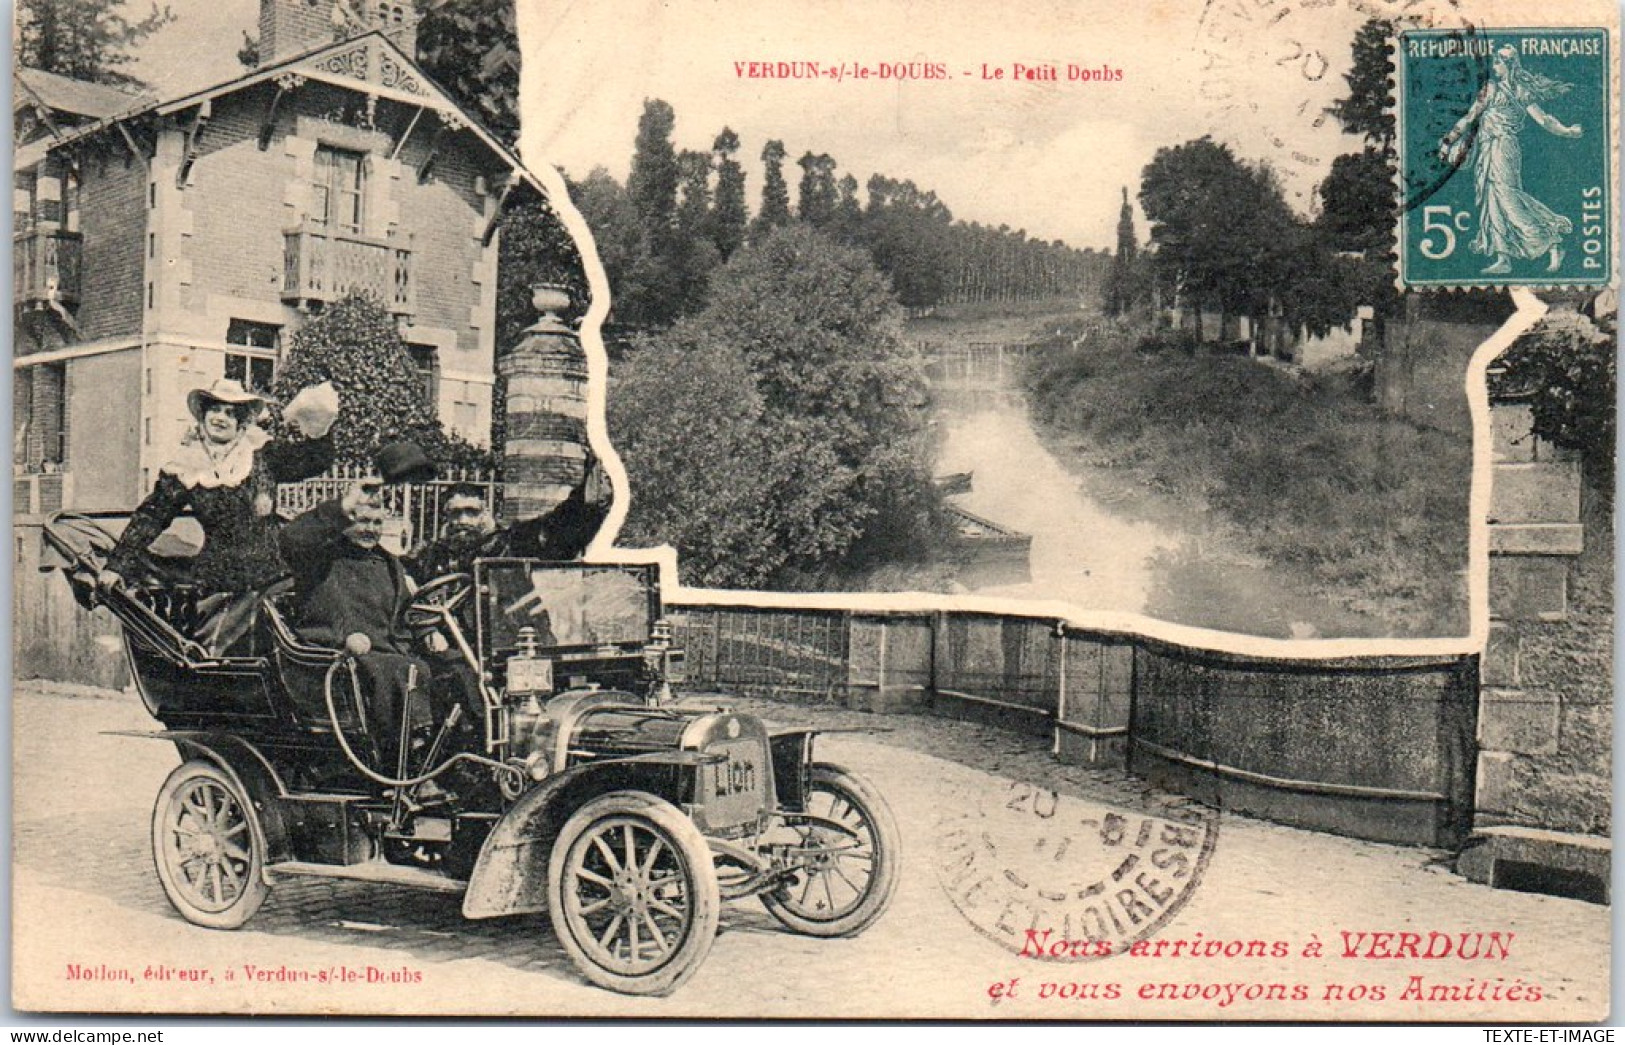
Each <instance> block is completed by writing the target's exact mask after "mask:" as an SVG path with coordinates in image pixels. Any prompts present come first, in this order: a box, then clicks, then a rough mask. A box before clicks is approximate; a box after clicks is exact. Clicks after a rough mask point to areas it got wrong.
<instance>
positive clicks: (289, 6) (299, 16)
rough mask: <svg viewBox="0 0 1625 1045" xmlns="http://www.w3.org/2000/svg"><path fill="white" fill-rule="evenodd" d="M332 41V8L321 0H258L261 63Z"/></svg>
mask: <svg viewBox="0 0 1625 1045" xmlns="http://www.w3.org/2000/svg"><path fill="white" fill-rule="evenodd" d="M332 42H333V5H332V4H329V3H322V2H320V0H260V63H261V64H262V65H263V64H269V63H271V62H274V61H277V60H279V59H282V58H291V57H293V56H294V55H296V54H301V53H303V52H305V51H309V50H311V49H312V48H315V47H320V46H322V45H323V44H330V43H332Z"/></svg>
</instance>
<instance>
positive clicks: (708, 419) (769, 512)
mask: <svg viewBox="0 0 1625 1045" xmlns="http://www.w3.org/2000/svg"><path fill="white" fill-rule="evenodd" d="M748 374H749V366H748V364H747V363H746V361H745V359H744V357H743V356H742V355H741V354H740V352H739V350H738V348H737V347H736V346H734V345H732V344H731V343H727V342H721V341H717V340H715V339H713V338H711V337H709V336H708V335H707V332H705V331H701V330H696V329H693V328H684V329H682V330H681V331H674V332H668V333H665V334H661V335H657V336H656V337H654V338H652V339H650V340H649V341H647V342H646V343H645V344H644V345H642V346H641V347H640V348H639V349H638V350H637V351H636V352H633V353H631V354H630V356H629V357H628V360H627V363H626V365H625V367H624V369H622V370H621V371H620V372H619V373H617V375H616V382H615V394H614V395H613V396H611V397H610V399H609V407H608V410H609V429H610V433H611V438H612V439H613V440H614V443H615V446H616V448H617V450H618V451H619V452H620V455H621V460H622V461H623V462H624V464H625V465H626V471H627V475H628V476H629V478H630V481H631V486H632V502H631V510H630V511H629V513H628V515H627V519H626V524H625V527H624V528H623V530H622V531H621V541H622V543H631V544H655V543H665V544H671V545H673V546H674V547H676V548H677V549H678V550H679V552H680V555H679V558H678V564H679V566H680V568H681V570H682V575H683V580H684V581H685V582H686V583H689V584H700V585H709V586H714V587H739V588H758V587H762V586H765V585H767V584H769V582H770V580H771V578H773V577H774V576H775V574H777V573H778V572H779V571H780V570H781V569H783V568H784V566H785V564H786V563H787V562H788V561H790V560H791V559H792V558H799V559H805V558H808V557H810V558H814V559H816V558H817V556H818V555H819V554H821V552H822V551H823V550H824V549H826V548H828V547H830V546H838V545H839V544H840V543H841V539H842V537H843V536H845V534H844V532H843V530H842V529H840V528H833V529H832V528H830V527H829V526H828V525H827V523H828V519H827V518H826V517H825V516H824V515H823V513H821V512H820V510H819V508H820V506H821V505H822V504H823V503H824V502H825V501H826V500H827V499H828V498H829V497H830V496H831V494H832V493H833V492H834V491H835V490H837V489H838V488H839V486H840V485H841V484H843V483H844V482H846V481H849V477H848V476H847V475H846V474H845V473H844V472H843V470H842V469H841V468H840V466H839V465H838V464H837V463H836V462H835V461H834V460H833V458H832V457H831V455H830V452H829V448H828V447H821V446H818V445H803V444H802V443H801V442H800V441H799V440H798V439H797V438H796V433H795V432H794V431H793V430H792V429H790V428H788V427H786V426H781V425H777V424H775V423H773V421H772V420H771V419H770V418H768V417H767V416H766V408H765V405H764V403H763V401H762V397H761V394H760V393H759V392H757V390H756V387H755V385H754V384H753V383H752V382H751V381H749V380H742V377H745V376H748Z"/></svg>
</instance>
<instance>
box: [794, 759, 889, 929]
mask: <svg viewBox="0 0 1625 1045" xmlns="http://www.w3.org/2000/svg"><path fill="white" fill-rule="evenodd" d="M807 812H808V813H809V814H811V815H812V816H815V817H820V818H823V819H826V820H830V821H834V822H836V823H839V824H842V825H843V826H845V827H846V828H847V829H848V830H849V831H851V832H852V834H851V835H847V834H843V833H841V832H838V831H835V830H832V829H831V828H828V827H820V826H818V825H817V824H797V823H794V822H793V819H792V822H791V823H789V824H787V825H786V827H787V829H789V830H792V831H794V832H795V833H796V834H797V835H798V836H799V839H800V845H801V847H803V848H806V849H811V850H820V851H824V852H819V853H815V854H813V855H811V856H810V857H809V858H808V861H807V865H806V866H805V867H803V868H802V869H801V870H800V871H798V872H797V873H796V875H795V877H793V878H791V879H790V880H789V881H787V882H785V883H784V884H782V885H780V886H779V887H778V888H777V889H775V890H773V891H771V892H766V893H763V894H762V904H763V906H765V907H766V908H767V910H768V913H769V914H771V915H772V916H773V917H774V918H776V919H778V921H779V923H780V924H782V925H783V926H785V927H786V928H788V929H791V930H793V931H795V932H798V933H802V934H803V935H806V936H852V935H855V934H857V933H860V932H862V931H863V930H865V929H867V928H868V927H869V926H870V925H871V924H873V923H874V920H875V919H876V918H879V917H880V916H881V915H882V914H883V913H885V910H886V907H887V905H888V904H890V903H891V898H892V893H893V892H895V891H896V889H897V866H898V861H899V859H900V856H901V851H902V844H901V836H900V835H899V834H898V831H897V821H896V820H895V819H894V818H893V817H892V812H891V807H889V806H888V805H886V800H885V799H883V798H881V797H880V794H879V793H878V792H876V791H875V789H874V788H873V787H872V786H870V784H869V782H868V781H866V780H864V779H863V778H862V777H860V776H858V775H856V774H855V773H853V772H851V771H850V770H848V769H846V768H844V767H842V766H838V765H834V764H832V763H829V762H815V763H813V765H812V782H811V788H810V789H809V791H808V793H807ZM853 836H855V837H853Z"/></svg>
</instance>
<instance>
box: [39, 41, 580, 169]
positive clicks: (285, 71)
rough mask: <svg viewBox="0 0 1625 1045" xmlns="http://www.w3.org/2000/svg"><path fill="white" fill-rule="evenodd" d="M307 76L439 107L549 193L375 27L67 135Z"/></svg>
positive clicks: (450, 121) (447, 119) (457, 127)
mask: <svg viewBox="0 0 1625 1045" xmlns="http://www.w3.org/2000/svg"><path fill="white" fill-rule="evenodd" d="M302 80H319V81H321V82H323V83H329V84H332V85H334V86H337V87H341V88H345V89H347V90H352V91H357V92H360V93H363V94H369V95H373V96H375V97H381V98H390V99H393V100H395V101H398V102H402V103H405V104H409V105H420V106H422V107H423V108H425V109H427V110H430V111H432V112H434V113H435V114H436V115H437V116H438V117H439V118H440V120H441V121H442V123H444V124H445V125H446V127H447V128H448V129H449V130H453V131H461V130H467V131H469V132H470V133H471V134H473V135H474V136H475V137H476V138H478V139H479V140H480V142H481V143H482V144H483V145H484V146H485V147H486V148H487V149H489V150H490V151H491V152H493V153H495V154H496V155H497V157H498V158H499V159H500V160H501V161H502V162H503V163H504V164H505V165H506V166H508V167H509V168H510V169H512V170H513V171H515V172H516V173H517V174H518V176H519V177H520V179H522V180H523V181H525V182H527V183H529V184H530V186H531V187H532V188H534V189H536V190H537V191H538V192H540V193H542V195H543V196H546V195H548V193H547V191H546V189H544V188H543V186H542V184H541V182H540V180H538V179H537V178H536V176H535V175H534V174H532V173H531V172H530V171H528V170H526V169H525V166H524V164H523V163H521V162H520V160H519V157H518V156H517V155H516V154H515V153H514V152H513V151H512V150H511V149H509V148H508V147H507V146H505V145H503V144H502V143H501V142H500V141H498V140H497V138H496V137H495V136H494V135H492V134H491V132H490V131H488V130H486V129H485V127H484V126H483V125H482V124H481V123H480V122H479V121H478V120H477V119H475V118H474V117H473V116H471V115H470V114H469V113H467V112H466V111H465V110H464V109H463V108H462V107H461V106H460V105H458V104H457V103H456V102H455V101H454V100H453V99H452V98H451V96H450V95H448V94H447V93H446V92H445V91H443V90H441V89H440V88H439V87H438V86H436V85H435V83H434V81H432V80H430V79H429V77H428V75H427V74H426V73H424V72H423V70H422V69H420V68H418V65H417V63H416V62H414V61H413V60H412V59H411V58H409V57H407V55H406V54H405V53H404V52H403V51H401V49H400V48H399V47H396V46H395V44H394V42H393V41H391V40H390V39H389V38H388V37H386V36H385V35H384V34H383V33H382V32H381V31H379V30H376V29H375V30H373V31H371V32H369V33H364V34H362V35H361V36H356V37H351V38H350V39H347V40H343V41H340V42H338V43H334V44H328V45H325V46H323V47H318V48H316V49H315V50H313V51H307V52H305V53H304V54H297V55H293V56H292V57H289V58H286V59H283V60H282V61H279V62H274V63H272V64H270V65H266V66H262V67H261V68H258V69H255V70H253V71H252V72H249V73H246V74H244V75H243V76H239V77H237V78H236V79H233V80H226V81H223V82H221V83H218V84H215V85H213V86H210V87H205V88H203V89H202V90H198V91H193V92H191V93H189V94H185V95H182V96H180V97H178V98H174V99H170V100H167V101H163V102H157V103H153V104H147V105H144V106H141V107H140V108H138V109H133V110H130V111H127V112H122V113H118V114H115V115H112V116H110V117H108V118H106V119H102V120H98V121H97V122H96V123H93V124H90V125H87V126H85V127H83V128H75V130H74V131H73V132H70V133H69V134H67V135H64V140H65V141H66V140H72V139H75V138H79V137H82V136H86V135H89V134H92V133H95V132H96V131H98V130H101V129H104V128H106V127H111V126H113V125H114V124H117V123H118V122H120V121H122V120H124V119H126V118H129V117H133V116H139V115H143V114H145V113H155V114H157V115H160V116H167V115H170V114H172V113H176V112H181V111H183V110H186V109H190V108H192V107H193V106H197V105H200V104H202V103H204V102H207V101H210V100H212V99H215V98H220V97H224V96H225V95H229V94H234V93H236V92H238V91H242V90H246V89H248V88H250V87H253V86H255V85H256V84H260V83H264V82H266V81H272V82H274V83H276V84H277V85H278V86H279V87H283V86H286V87H295V86H297V85H298V83H299V82H301V81H302Z"/></svg>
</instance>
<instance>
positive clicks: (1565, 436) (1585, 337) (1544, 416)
mask: <svg viewBox="0 0 1625 1045" xmlns="http://www.w3.org/2000/svg"><path fill="white" fill-rule="evenodd" d="M1615 368H1616V363H1615V358H1614V334H1613V331H1612V330H1611V329H1610V330H1604V329H1602V328H1600V327H1599V326H1598V325H1597V324H1595V323H1593V322H1592V321H1591V320H1589V319H1587V318H1586V317H1585V316H1582V315H1580V314H1579V313H1577V312H1568V311H1560V312H1553V313H1551V314H1550V315H1548V316H1547V317H1546V318H1544V319H1542V320H1541V321H1540V322H1539V323H1537V324H1536V325H1535V328H1534V329H1533V330H1531V331H1529V332H1528V333H1527V334H1525V335H1524V336H1523V337H1520V338H1519V339H1518V340H1517V341H1515V342H1513V344H1512V347H1511V348H1509V349H1507V351H1506V352H1505V353H1504V354H1503V355H1502V356H1501V357H1500V358H1499V359H1498V360H1496V368H1495V369H1494V370H1492V371H1491V377H1490V382H1491V383H1490V391H1491V392H1492V393H1494V394H1496V395H1499V396H1503V397H1518V398H1525V397H1527V398H1528V400H1529V405H1530V408H1531V410H1532V412H1533V414H1534V431H1535V435H1537V436H1539V437H1540V438H1542V439H1545V440H1547V441H1549V442H1552V443H1555V444H1556V445H1558V446H1561V447H1564V448H1566V449H1570V450H1576V451H1578V452H1579V454H1580V458H1581V460H1582V461H1583V462H1584V464H1585V469H1586V475H1587V477H1588V478H1589V479H1590V480H1591V482H1592V484H1593V485H1594V486H1596V488H1597V489H1598V490H1600V491H1603V492H1604V493H1605V494H1606V495H1607V496H1608V497H1609V499H1610V500H1612V498H1613V488H1614V431H1615V412H1614V410H1615V407H1614V389H1615V382H1616V376H1615Z"/></svg>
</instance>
